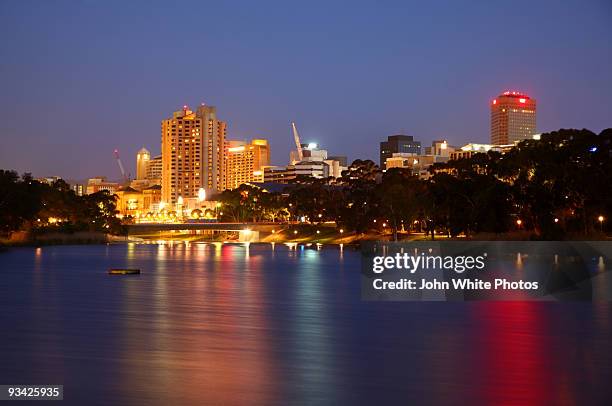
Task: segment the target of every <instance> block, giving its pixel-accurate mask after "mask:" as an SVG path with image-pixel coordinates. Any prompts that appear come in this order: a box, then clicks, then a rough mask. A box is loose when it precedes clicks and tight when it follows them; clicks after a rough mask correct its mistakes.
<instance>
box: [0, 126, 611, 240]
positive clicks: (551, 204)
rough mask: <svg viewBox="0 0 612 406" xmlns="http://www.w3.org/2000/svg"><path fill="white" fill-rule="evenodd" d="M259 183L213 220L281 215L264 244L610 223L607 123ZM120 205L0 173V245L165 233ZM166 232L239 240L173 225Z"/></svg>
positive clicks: (515, 234) (543, 236) (476, 234)
mask: <svg viewBox="0 0 612 406" xmlns="http://www.w3.org/2000/svg"><path fill="white" fill-rule="evenodd" d="M421 175H423V174H421ZM266 185H267V184H257V183H247V184H243V185H240V186H239V187H237V188H235V189H232V190H225V191H222V192H220V193H218V194H216V195H214V196H212V197H211V200H213V201H216V202H217V208H216V210H215V217H214V218H215V219H216V221H219V222H222V223H234V224H244V225H245V227H248V226H249V225H250V224H252V225H256V224H258V223H268V224H270V223H272V224H278V228H277V229H276V233H271V234H270V235H268V234H267V233H259V235H258V238H256V240H257V241H261V242H290V243H293V242H295V243H321V244H357V243H359V242H360V241H367V240H393V241H402V240H404V241H406V240H408V241H409V240H426V239H430V238H431V239H433V238H434V236H435V239H452V240H482V241H484V240H497V241H504V240H507V241H515V240H544V241H559V240H574V241H576V240H606V239H608V238H606V235H610V232H611V231H612V227H611V226H612V224H611V221H610V220H612V187H611V186H610V185H612V129H606V130H603V131H602V132H601V133H600V134H595V133H593V132H591V131H589V130H586V129H583V130H573V129H561V130H559V131H554V132H551V133H546V134H542V135H541V136H540V138H539V139H529V140H525V141H522V142H520V143H518V144H517V145H516V146H514V147H513V148H512V149H510V150H509V151H508V152H506V153H505V154H501V153H500V152H496V151H492V150H491V151H488V152H486V153H485V152H482V153H474V154H472V155H469V156H467V157H464V158H461V159H456V160H450V161H448V162H446V163H436V164H433V165H432V166H431V167H430V168H429V169H428V174H427V176H416V175H415V174H414V173H413V171H412V169H411V168H390V169H388V170H386V171H383V170H381V168H379V167H378V166H377V165H376V164H375V163H374V162H372V161H370V160H359V159H357V160H355V161H353V163H352V164H351V165H350V166H349V167H348V169H347V170H345V171H343V172H342V176H341V177H339V178H312V177H298V178H297V179H295V180H292V181H291V183H288V184H277V185H275V187H274V188H271V189H277V190H267V189H266V187H267V186H266ZM169 210H170V212H167V211H165V210H164V209H162V210H161V211H160V213H147V215H146V218H158V217H157V216H158V215H160V216H161V217H160V218H162V221H166V219H169V220H170V221H175V222H179V220H180V221H186V220H187V219H190V220H189V221H196V222H197V221H198V220H199V219H202V217H201V215H202V213H199V214H198V213H197V212H199V211H200V210H193V211H192V212H191V213H186V212H185V211H181V212H180V213H177V212H176V211H174V210H173V209H172V208H170V209H169ZM194 213H195V214H194ZM118 214H119V212H118V211H117V202H116V196H114V195H111V194H110V193H109V192H107V191H100V192H97V193H93V194H89V195H84V196H78V195H77V194H75V193H74V191H72V190H71V189H70V186H69V185H68V184H67V183H66V182H64V181H63V180H61V179H60V180H57V181H55V182H54V183H53V184H47V183H43V182H38V181H36V180H35V179H33V177H32V176H31V175H30V174H27V173H26V174H24V175H22V176H19V175H18V174H17V173H16V172H15V171H9V170H0V246H1V245H5V246H6V245H40V244H91V243H109V242H116V241H130V240H133V241H137V240H144V241H146V240H161V239H164V238H162V234H160V233H155V234H153V235H150V236H146V235H142V236H138V235H130V236H127V235H128V225H129V224H131V223H133V222H135V221H136V220H137V219H135V218H132V217H131V216H118ZM209 214H210V213H209ZM137 215H138V216H141V215H142V213H141V214H137ZM119 217H122V218H121V219H120V218H119ZM139 218H142V217H139ZM243 237H244V236H243ZM165 239H171V240H184V241H198V240H201V241H230V242H231V241H238V240H239V239H240V237H239V236H238V235H237V234H236V233H233V234H232V233H216V234H214V233H211V234H210V235H209V237H208V238H206V237H205V236H204V235H203V234H196V233H188V232H174V233H168V234H166V235H165ZM254 241H255V240H254Z"/></svg>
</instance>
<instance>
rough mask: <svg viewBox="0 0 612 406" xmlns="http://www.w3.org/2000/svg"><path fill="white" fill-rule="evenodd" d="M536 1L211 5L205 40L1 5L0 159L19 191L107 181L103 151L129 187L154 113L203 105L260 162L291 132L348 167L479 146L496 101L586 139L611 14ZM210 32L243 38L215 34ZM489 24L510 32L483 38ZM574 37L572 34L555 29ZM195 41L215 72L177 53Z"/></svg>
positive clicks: (106, 17) (123, 19) (187, 31)
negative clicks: (30, 182) (249, 143)
mask: <svg viewBox="0 0 612 406" xmlns="http://www.w3.org/2000/svg"><path fill="white" fill-rule="evenodd" d="M552 4H553V3H550V2H543V3H541V4H537V5H533V4H532V5H530V6H529V10H530V14H529V15H528V16H527V17H525V16H524V15H523V13H522V11H523V10H524V9H525V8H524V7H520V5H516V4H515V5H513V6H512V7H511V6H509V5H506V6H502V5H490V4H486V3H482V4H477V5H469V6H466V5H461V6H459V5H453V4H452V3H440V4H436V5H418V6H417V5H414V6H404V5H400V4H394V5H388V7H387V8H383V9H380V8H379V9H377V13H372V10H373V9H372V8H371V7H370V6H364V5H360V4H356V5H352V6H351V7H350V8H348V7H343V6H339V5H333V4H332V5H329V6H328V7H326V13H319V12H318V11H316V10H317V8H316V7H312V8H309V9H301V8H300V7H297V9H296V10H295V12H293V11H290V10H288V9H287V8H286V6H285V7H262V6H258V7H255V6H252V5H248V4H245V5H243V7H241V8H240V11H236V10H234V9H228V8H227V6H224V5H214V6H211V7H209V8H208V9H207V10H208V11H210V12H214V13H215V14H217V15H218V16H219V19H218V20H217V19H213V21H211V22H209V24H207V28H206V29H204V28H203V26H202V27H201V26H200V25H199V24H197V19H196V18H197V16H198V12H197V11H198V7H200V6H198V5H189V7H191V8H192V9H193V10H194V12H193V13H189V14H190V15H189V16H184V17H182V18H173V17H171V16H170V17H168V16H169V13H170V12H171V11H172V8H171V7H166V6H157V7H150V8H147V9H146V10H143V9H144V8H143V7H139V6H138V5H133V4H130V5H129V6H124V5H120V4H114V5H96V6H93V5H90V6H89V7H88V6H87V5H84V4H78V3H77V4H74V3H69V2H64V3H61V2H59V3H54V4H41V6H40V7H37V8H36V9H32V10H27V12H25V11H26V7H25V6H24V5H19V4H16V3H15V4H7V3H4V4H2V5H1V6H0V9H1V10H2V13H0V22H1V23H2V24H1V27H2V28H0V30H1V32H3V34H4V35H3V37H4V38H15V37H18V38H19V40H18V41H13V40H11V41H4V42H2V43H0V54H1V55H2V56H3V58H2V59H3V62H2V65H1V66H2V71H3V82H4V83H3V90H4V91H3V92H2V94H1V95H0V103H1V105H2V106H3V108H2V109H0V162H2V166H3V167H4V168H13V169H16V170H18V171H19V172H26V171H28V172H32V173H33V174H34V175H35V176H52V175H58V176H62V177H64V178H67V179H75V180H81V179H85V178H87V177H91V176H98V175H104V176H107V177H108V178H109V179H118V178H120V174H119V171H118V169H117V167H116V163H115V161H114V158H113V156H112V153H113V151H114V149H116V148H117V149H119V151H120V152H121V155H122V157H123V158H124V161H125V162H127V166H128V168H129V169H128V171H129V172H131V173H132V174H133V175H134V174H135V165H134V162H132V161H133V160H132V159H131V157H133V156H135V154H136V153H137V151H138V150H139V149H140V148H142V147H143V146H144V147H145V148H147V149H148V150H150V152H151V155H152V156H156V155H158V154H160V153H161V151H160V150H159V149H158V148H159V146H158V137H159V135H158V134H159V122H160V120H162V119H164V118H165V117H166V115H167V112H168V111H174V110H176V108H177V107H179V106H183V105H185V104H188V105H190V106H197V105H199V104H200V103H201V102H206V103H210V104H213V105H215V106H217V107H218V109H219V110H220V111H222V112H223V119H224V120H226V121H227V122H228V132H227V138H228V139H233V140H246V139H253V138H264V139H268V140H269V141H270V149H271V150H272V151H273V152H272V162H271V163H272V164H285V163H286V162H285V161H286V157H287V156H288V153H289V151H290V150H291V149H292V147H293V145H292V139H291V129H290V123H291V122H292V121H295V122H296V123H297V124H298V126H299V127H300V133H301V135H302V137H303V139H304V141H305V142H317V143H319V144H320V145H322V146H323V147H324V148H326V149H328V150H330V151H334V152H335V153H337V154H341V155H347V156H348V157H349V161H352V160H353V159H355V158H367V159H371V160H373V161H374V162H377V161H378V148H377V145H378V143H379V142H380V141H381V140H383V139H385V138H386V137H387V136H389V135H393V134H407V135H411V136H414V137H415V139H417V140H419V141H421V142H422V144H423V145H429V144H430V142H431V141H433V140H436V139H448V140H449V141H450V142H452V143H453V144H456V145H461V144H465V143H468V142H482V143H488V142H489V125H490V123H489V103H490V101H491V99H492V98H494V97H495V96H496V95H498V94H499V93H501V92H503V91H505V90H517V91H521V92H525V93H527V94H529V95H531V96H532V97H534V98H535V99H537V100H538V104H539V107H538V127H537V132H547V131H553V130H557V129H559V128H588V129H590V130H592V131H595V132H599V131H601V130H602V129H603V128H605V127H607V126H608V125H609V122H606V120H609V116H610V105H611V103H610V95H609V94H608V91H607V90H608V89H610V88H612V78H611V77H610V75H609V74H608V73H607V71H606V67H607V66H609V65H610V63H611V62H612V52H610V44H609V43H607V41H606V35H607V32H606V21H608V20H609V17H610V16H612V8H611V7H610V5H609V4H606V3H605V2H597V1H595V2H592V3H590V4H588V5H584V4H583V3H579V2H573V3H572V4H569V5H565V6H564V7H563V8H558V7H551V5H552ZM441 10H443V11H444V12H442V11H441ZM483 13H485V14H486V15H487V16H488V18H487V19H483V18H481V17H482V14H483ZM76 15H79V16H80V18H79V19H76V18H75V16H76ZM94 17H95V18H94ZM162 18H163V20H162ZM158 21H164V25H163V26H162V27H161V28H159V25H158V24H156V22H158ZM225 21H229V22H230V23H231V24H233V25H239V26H241V27H243V28H244V29H243V30H241V34H237V33H234V34H231V29H230V30H228V28H227V27H225V26H224V22H225ZM370 21H371V22H372V23H373V24H369V22H370ZM503 21H512V22H513V25H512V29H509V30H508V29H504V30H498V29H497V27H498V26H499V24H500V22H503ZM576 22H584V23H585V24H581V27H582V28H581V29H580V30H578V31H572V32H568V31H567V30H564V28H563V27H564V26H565V25H567V24H575V23H576ZM587 22H588V24H587ZM374 23H376V24H374ZM535 31H537V32H539V33H541V35H539V36H538V37H533V36H532V35H531V34H532V33H533V32H535ZM279 33H283V35H279ZM247 34H248V35H247ZM473 38H478V39H479V41H478V46H479V48H478V49H475V48H474V47H473V43H472V39H473ZM196 44H197V45H198V46H201V47H202V49H205V48H206V47H207V46H208V47H213V46H214V47H215V48H214V49H215V52H218V54H219V58H214V59H212V61H213V62H214V63H210V61H211V59H209V58H206V57H205V56H198V55H193V52H192V47H193V46H194V45H196ZM264 44H265V45H264ZM551 44H559V49H562V50H563V52H559V49H555V48H554V47H552V46H551ZM338 49H342V52H341V53H339V52H337V50H338ZM175 51H176V53H177V55H178V54H181V53H185V52H186V51H189V52H190V53H189V55H190V59H189V63H187V64H183V63H174V62H172V58H168V60H161V61H160V55H162V54H165V53H168V52H175ZM364 51H366V52H364ZM162 59H163V58H162ZM568 61H569V63H568ZM94 78H95V80H93V79H94ZM572 101H575V103H572ZM585 101H586V102H585ZM33 110H34V111H35V112H36V114H32V111H33ZM32 117H36V119H32ZM348 138H350V139H351V140H352V142H346V140H347V139H348ZM67 150H71V151H74V153H70V154H66V151H67Z"/></svg>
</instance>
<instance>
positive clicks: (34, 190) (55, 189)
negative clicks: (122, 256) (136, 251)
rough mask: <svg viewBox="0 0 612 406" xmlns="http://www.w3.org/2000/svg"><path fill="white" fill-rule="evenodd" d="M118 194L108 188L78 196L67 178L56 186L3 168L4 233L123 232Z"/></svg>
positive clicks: (0, 204)
mask: <svg viewBox="0 0 612 406" xmlns="http://www.w3.org/2000/svg"><path fill="white" fill-rule="evenodd" d="M115 215H116V210H115V197H114V196H113V195H111V194H109V193H108V192H107V191H103V192H98V193H94V194H91V195H86V196H77V195H76V194H75V193H74V192H73V191H72V190H71V189H70V186H69V185H68V184H67V183H66V182H64V181H63V180H58V181H56V182H54V183H53V184H52V185H48V184H46V183H41V182H38V181H36V180H34V179H33V178H32V176H30V175H29V174H24V175H23V176H21V177H20V176H19V175H18V174H17V172H14V171H6V170H0V234H4V235H8V234H10V233H11V232H13V231H30V232H34V233H36V232H45V231H62V232H74V231H101V232H108V233H119V232H120V231H121V223H120V221H119V220H118V219H117V218H116V216H115Z"/></svg>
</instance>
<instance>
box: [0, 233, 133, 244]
mask: <svg viewBox="0 0 612 406" xmlns="http://www.w3.org/2000/svg"><path fill="white" fill-rule="evenodd" d="M127 240H128V237H126V236H116V235H112V234H106V233H98V232H89V231H79V232H75V233H44V234H38V233H31V232H26V231H19V232H15V233H12V234H11V235H10V237H9V238H0V247H23V246H41V245H86V244H107V243H113V242H125V241H127Z"/></svg>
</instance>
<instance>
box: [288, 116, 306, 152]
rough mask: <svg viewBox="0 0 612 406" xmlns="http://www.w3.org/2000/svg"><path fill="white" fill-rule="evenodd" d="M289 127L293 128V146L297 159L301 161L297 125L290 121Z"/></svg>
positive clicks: (300, 145) (300, 146)
mask: <svg viewBox="0 0 612 406" xmlns="http://www.w3.org/2000/svg"><path fill="white" fill-rule="evenodd" d="M291 128H292V130H293V139H294V140H295V147H296V148H297V154H298V161H302V160H303V159H304V154H303V153H302V144H301V143H300V134H299V133H298V130H297V127H296V126H295V123H294V122H291Z"/></svg>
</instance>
